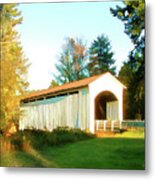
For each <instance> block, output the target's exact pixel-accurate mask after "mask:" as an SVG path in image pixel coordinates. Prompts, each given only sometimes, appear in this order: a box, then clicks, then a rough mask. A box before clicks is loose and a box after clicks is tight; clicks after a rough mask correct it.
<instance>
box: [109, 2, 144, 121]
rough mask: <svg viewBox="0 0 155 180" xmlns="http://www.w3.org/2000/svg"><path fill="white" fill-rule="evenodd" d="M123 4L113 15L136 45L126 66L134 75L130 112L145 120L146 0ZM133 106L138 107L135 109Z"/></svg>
mask: <svg viewBox="0 0 155 180" xmlns="http://www.w3.org/2000/svg"><path fill="white" fill-rule="evenodd" d="M123 4H124V6H123V7H120V6H117V7H116V9H111V13H112V14H113V15H114V16H116V17H117V18H119V19H120V20H121V21H122V22H123V23H124V25H125V33H126V34H127V35H128V36H129V38H130V39H131V40H132V42H133V44H134V49H133V50H132V51H131V52H130V53H129V58H128V63H127V64H125V66H130V70H131V71H132V73H133V76H134V77H133V78H132V79H131V80H130V82H129V84H128V86H129V87H132V88H133V89H134V90H133V91H132V90H131V89H130V90H129V89H128V92H127V94H128V97H133V98H132V102H130V103H129V104H130V108H131V110H130V111H132V112H134V113H135V114H134V116H137V115H139V116H141V118H142V119H144V118H145V117H144V116H145V110H144V104H145V95H144V80H145V33H144V31H145V2H144V0H138V1H124V2H123ZM121 71H123V69H122V70H121ZM121 74H122V73H120V76H121V78H122V75H121ZM126 76H128V74H126ZM133 104H136V105H135V106H134V107H133ZM132 118H133V116H132Z"/></svg>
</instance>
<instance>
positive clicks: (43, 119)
mask: <svg viewBox="0 0 155 180" xmlns="http://www.w3.org/2000/svg"><path fill="white" fill-rule="evenodd" d="M88 100H89V93H88V88H85V89H81V90H79V93H78V94H70V95H66V96H60V97H54V98H51V99H45V100H40V101H36V102H29V103H25V104H24V105H23V106H22V107H21V110H22V111H23V113H22V115H21V118H20V123H19V129H21V130H24V129H40V130H46V129H47V130H49V131H52V130H53V129H55V128H56V127H58V126H59V127H65V126H68V127H71V128H80V129H83V130H85V129H88V127H89V126H88V118H89V115H88V113H89V109H88V108H89V104H88Z"/></svg>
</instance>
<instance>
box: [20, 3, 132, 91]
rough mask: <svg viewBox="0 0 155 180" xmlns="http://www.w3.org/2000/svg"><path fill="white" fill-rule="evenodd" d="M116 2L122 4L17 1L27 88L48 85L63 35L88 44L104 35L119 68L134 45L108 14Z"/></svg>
mask: <svg viewBox="0 0 155 180" xmlns="http://www.w3.org/2000/svg"><path fill="white" fill-rule="evenodd" d="M117 4H119V5H121V6H122V3H121V1H120V2H119V1H117V2H78V3H76V2H74V3H32V4H20V5H19V6H18V9H19V10H20V11H21V12H22V16H23V23H22V24H21V25H19V26H18V32H19V33H20V37H21V42H22V46H23V51H24V53H25V55H26V57H27V58H28V59H29V62H30V63H31V66H30V69H29V73H28V81H29V82H30V87H29V89H45V88H48V86H49V84H50V82H51V80H52V79H53V76H52V73H55V72H56V69H55V63H56V62H57V61H58V55H59V53H60V52H61V49H62V45H63V44H64V38H65V37H73V38H77V37H79V38H83V39H84V41H85V42H86V44H87V47H89V46H90V43H91V42H92V41H93V40H95V39H96V38H97V36H99V35H101V34H105V35H107V36H108V38H109V40H110V41H111V45H112V51H113V52H114V53H115V55H114V58H115V59H116V66H117V71H119V69H120V67H121V65H122V62H123V61H125V60H126V59H127V56H128V53H129V51H130V50H131V49H132V48H133V45H132V43H131V41H130V39H129V37H128V36H127V35H126V34H125V33H124V25H123V23H122V22H121V21H120V20H118V19H117V18H116V17H113V16H112V14H111V13H110V10H109V8H110V7H115V6H116V5H117Z"/></svg>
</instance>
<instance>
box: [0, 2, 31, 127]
mask: <svg viewBox="0 0 155 180" xmlns="http://www.w3.org/2000/svg"><path fill="white" fill-rule="evenodd" d="M21 22H22V17H21V13H20V12H19V11H18V10H17V5H16V4H5V5H4V4H1V5H0V25H1V26H0V30H1V31H0V42H1V48H0V65H1V109H0V115H1V116H0V120H1V129H3V130H4V129H5V128H6V127H7V126H8V125H9V124H10V123H11V122H12V121H16V120H17V119H18V115H19V99H20V97H21V96H22V95H23V93H24V90H25V88H26V87H27V85H28V83H27V80H26V73H27V68H28V65H27V59H26V58H25V57H24V55H23V51H22V47H21V45H20V41H19V35H18V33H17V31H16V30H15V26H16V25H18V24H20V23H21Z"/></svg>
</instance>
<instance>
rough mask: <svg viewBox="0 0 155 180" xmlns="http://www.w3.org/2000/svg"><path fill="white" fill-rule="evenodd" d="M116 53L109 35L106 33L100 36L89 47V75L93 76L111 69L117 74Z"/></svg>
mask: <svg viewBox="0 0 155 180" xmlns="http://www.w3.org/2000/svg"><path fill="white" fill-rule="evenodd" d="M113 55H114V53H113V52H112V47H111V44H110V41H109V39H108V37H106V36H105V35H101V36H98V37H97V39H96V40H94V41H93V42H92V44H91V46H90V48H89V63H88V71H89V75H90V76H93V75H96V74H101V73H103V72H106V71H110V72H111V73H112V74H115V66H114V63H115V60H114V59H113Z"/></svg>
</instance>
